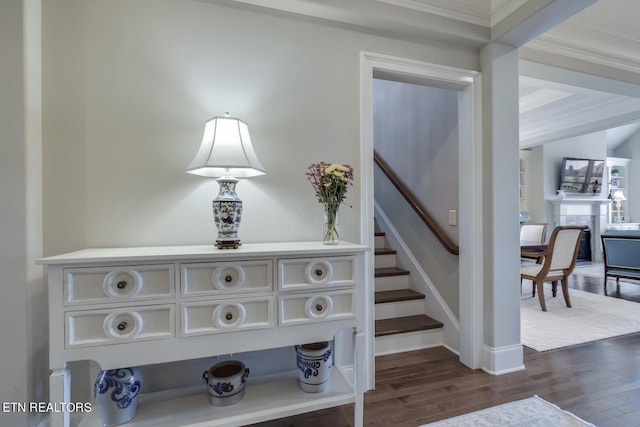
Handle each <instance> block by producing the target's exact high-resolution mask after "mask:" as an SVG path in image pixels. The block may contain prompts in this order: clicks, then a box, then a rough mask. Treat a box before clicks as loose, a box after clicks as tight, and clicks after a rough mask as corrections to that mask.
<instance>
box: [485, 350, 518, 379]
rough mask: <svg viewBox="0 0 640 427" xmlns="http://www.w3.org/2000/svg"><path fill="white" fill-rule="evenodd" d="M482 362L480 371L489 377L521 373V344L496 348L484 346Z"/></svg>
mask: <svg viewBox="0 0 640 427" xmlns="http://www.w3.org/2000/svg"><path fill="white" fill-rule="evenodd" d="M484 360H485V362H484V366H483V368H482V370H483V371H485V372H486V373H488V374H491V375H503V374H509V373H511V372H517V371H522V370H523V369H524V365H523V364H522V360H523V348H522V344H518V345H509V346H506V347H497V348H494V347H490V346H488V345H485V346H484ZM504 366H508V367H509V368H503V367H504ZM514 366H515V367H514Z"/></svg>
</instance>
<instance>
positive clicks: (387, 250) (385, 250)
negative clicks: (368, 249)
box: [375, 248, 398, 255]
mask: <svg viewBox="0 0 640 427" xmlns="http://www.w3.org/2000/svg"><path fill="white" fill-rule="evenodd" d="M397 253H398V251H396V250H395V249H391V248H376V249H375V254H376V255H395V254H397Z"/></svg>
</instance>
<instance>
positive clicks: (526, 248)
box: [520, 241, 549, 264]
mask: <svg viewBox="0 0 640 427" xmlns="http://www.w3.org/2000/svg"><path fill="white" fill-rule="evenodd" d="M548 247H549V245H548V244H547V243H540V242H527V241H522V242H520V257H521V258H533V259H536V260H537V263H538V264H540V263H542V259H543V258H544V255H545V253H546V252H547V248H548Z"/></svg>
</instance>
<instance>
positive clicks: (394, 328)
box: [376, 314, 443, 337]
mask: <svg viewBox="0 0 640 427" xmlns="http://www.w3.org/2000/svg"><path fill="white" fill-rule="evenodd" d="M442 326H443V325H442V323H441V322H438V321H437V320H435V319H432V318H431V317H429V316H427V315H424V314H418V315H415V316H407V317H396V318H393V319H382V320H376V337H382V336H386V335H394V334H402V333H405V332H416V331H426V330H429V329H438V328H442Z"/></svg>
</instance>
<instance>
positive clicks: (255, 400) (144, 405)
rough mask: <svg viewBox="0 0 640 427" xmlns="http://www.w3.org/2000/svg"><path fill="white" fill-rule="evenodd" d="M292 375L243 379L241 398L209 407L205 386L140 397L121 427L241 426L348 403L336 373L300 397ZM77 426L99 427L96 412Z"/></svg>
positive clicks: (348, 394)
mask: <svg viewBox="0 0 640 427" xmlns="http://www.w3.org/2000/svg"><path fill="white" fill-rule="evenodd" d="M296 375H297V374H296V371H290V372H284V373H280V374H276V375H268V376H263V377H255V378H251V377H249V379H248V380H247V386H246V389H245V395H244V397H243V398H242V400H241V401H240V402H238V403H236V404H234V405H230V406H213V405H211V404H210V403H209V400H208V399H207V387H206V385H204V384H203V385H202V386H191V387H185V388H180V389H175V390H171V391H166V392H155V393H150V394H143V395H142V396H141V397H140V399H141V400H140V404H139V406H138V413H137V415H136V416H135V418H134V419H133V420H131V421H130V422H128V423H127V424H126V426H127V427H205V426H212V425H215V426H216V427H218V426H220V427H222V426H224V427H232V426H244V425H247V424H253V423H259V422H263V421H267V420H270V419H273V418H281V417H288V416H291V415H296V414H299V413H303V412H308V411H317V410H321V409H325V408H330V407H333V406H337V405H346V404H349V403H353V402H354V400H355V399H354V394H353V389H352V388H351V387H350V386H349V384H348V383H347V381H346V380H345V376H343V375H342V372H341V371H340V369H339V368H338V367H336V366H334V367H333V369H332V372H331V377H330V379H329V384H328V387H327V389H326V390H325V391H324V392H321V393H305V392H304V391H302V390H300V388H299V387H298V383H297V376H296ZM78 427H102V422H101V420H100V414H99V411H97V410H96V411H92V412H90V413H89V414H88V415H87V416H86V417H85V418H83V419H82V421H81V422H80V424H79V426H78Z"/></svg>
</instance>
